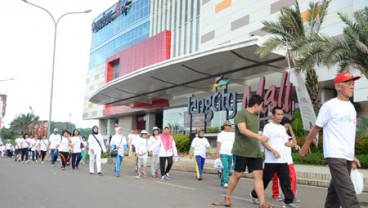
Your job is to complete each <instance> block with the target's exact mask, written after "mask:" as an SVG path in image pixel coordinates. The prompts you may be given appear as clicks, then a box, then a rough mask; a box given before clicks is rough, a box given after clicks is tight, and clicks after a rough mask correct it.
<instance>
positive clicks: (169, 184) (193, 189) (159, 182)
mask: <svg viewBox="0 0 368 208" xmlns="http://www.w3.org/2000/svg"><path fill="white" fill-rule="evenodd" d="M154 183H158V184H163V185H167V186H173V187H177V188H182V189H188V190H192V191H195V190H196V189H195V188H190V187H186V186H180V185H175V184H171V183H164V182H161V181H154Z"/></svg>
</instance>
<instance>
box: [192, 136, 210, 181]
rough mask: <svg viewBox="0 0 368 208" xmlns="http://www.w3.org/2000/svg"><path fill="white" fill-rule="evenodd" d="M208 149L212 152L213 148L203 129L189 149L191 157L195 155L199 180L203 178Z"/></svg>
mask: <svg viewBox="0 0 368 208" xmlns="http://www.w3.org/2000/svg"><path fill="white" fill-rule="evenodd" d="M207 149H208V151H209V152H210V153H211V154H212V148H211V145H210V143H209V142H208V139H207V138H205V137H204V131H203V130H201V131H200V132H199V134H198V137H196V138H194V139H193V141H192V144H191V147H190V151H189V158H190V159H192V156H193V155H194V156H195V164H196V167H195V168H196V174H197V180H199V181H201V180H202V172H203V167H204V163H205V161H206V153H207Z"/></svg>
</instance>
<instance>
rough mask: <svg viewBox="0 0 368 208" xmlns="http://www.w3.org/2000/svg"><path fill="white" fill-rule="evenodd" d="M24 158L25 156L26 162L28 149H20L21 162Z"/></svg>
mask: <svg viewBox="0 0 368 208" xmlns="http://www.w3.org/2000/svg"><path fill="white" fill-rule="evenodd" d="M24 156H26V160H28V148H22V161H24Z"/></svg>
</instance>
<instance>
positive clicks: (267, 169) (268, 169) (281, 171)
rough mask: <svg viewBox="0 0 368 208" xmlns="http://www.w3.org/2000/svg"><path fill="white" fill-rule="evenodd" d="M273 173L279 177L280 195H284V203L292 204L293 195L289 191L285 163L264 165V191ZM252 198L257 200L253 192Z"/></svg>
mask: <svg viewBox="0 0 368 208" xmlns="http://www.w3.org/2000/svg"><path fill="white" fill-rule="evenodd" d="M275 173H277V175H278V176H279V179H280V186H281V190H282V193H283V194H284V195H285V199H284V203H285V204H290V203H293V201H294V194H293V192H292V191H291V184H290V176H289V166H288V164H287V163H265V165H264V169H263V185H264V189H265V190H266V188H267V186H268V184H269V183H270V181H271V180H272V177H273V175H274V174H275ZM252 196H253V197H255V198H258V197H257V193H256V192H255V191H254V190H253V191H252Z"/></svg>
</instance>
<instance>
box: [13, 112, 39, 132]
mask: <svg viewBox="0 0 368 208" xmlns="http://www.w3.org/2000/svg"><path fill="white" fill-rule="evenodd" d="M38 119H39V117H38V116H36V115H34V114H33V113H27V114H20V115H18V116H17V117H16V118H15V119H14V120H13V121H12V122H11V123H10V129H11V130H13V131H14V132H19V133H20V132H25V131H26V130H27V129H28V127H30V126H33V125H34V124H36V123H37V122H38ZM31 129H33V128H31Z"/></svg>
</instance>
